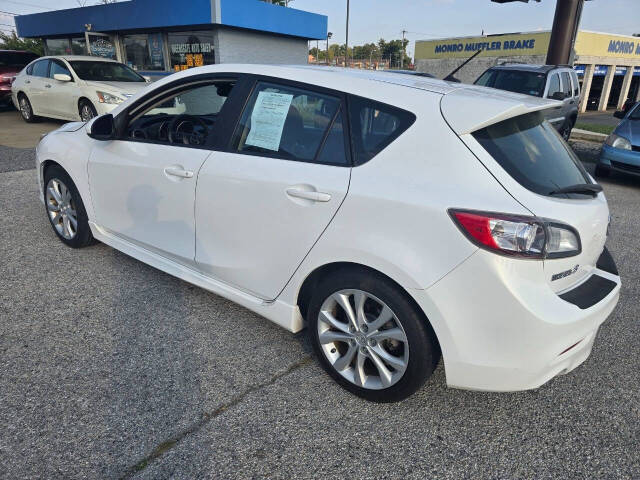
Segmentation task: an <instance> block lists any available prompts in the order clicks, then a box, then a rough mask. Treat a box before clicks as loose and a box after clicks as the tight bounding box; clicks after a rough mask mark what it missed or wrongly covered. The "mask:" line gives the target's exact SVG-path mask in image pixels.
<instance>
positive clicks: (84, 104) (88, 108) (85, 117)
mask: <svg viewBox="0 0 640 480" xmlns="http://www.w3.org/2000/svg"><path fill="white" fill-rule="evenodd" d="M78 112H79V113H80V119H81V120H82V121H83V122H88V121H89V120H91V119H92V118H94V117H97V116H98V112H97V111H96V107H94V106H93V104H92V103H91V102H90V101H89V100H84V99H83V100H80V103H79V104H78Z"/></svg>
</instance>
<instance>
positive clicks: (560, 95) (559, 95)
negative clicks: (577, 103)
mask: <svg viewBox="0 0 640 480" xmlns="http://www.w3.org/2000/svg"><path fill="white" fill-rule="evenodd" d="M551 98H552V99H553V100H561V101H562V100H564V99H565V98H567V96H566V95H565V94H564V92H554V94H553V95H551Z"/></svg>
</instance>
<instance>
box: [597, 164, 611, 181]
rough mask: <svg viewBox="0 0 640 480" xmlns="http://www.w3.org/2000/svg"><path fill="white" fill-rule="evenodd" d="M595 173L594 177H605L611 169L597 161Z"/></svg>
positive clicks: (609, 173)
mask: <svg viewBox="0 0 640 480" xmlns="http://www.w3.org/2000/svg"><path fill="white" fill-rule="evenodd" d="M595 174H596V177H601V178H606V177H608V176H609V175H611V170H610V169H609V167H606V166H604V165H602V164H600V163H599V164H597V165H596V171H595Z"/></svg>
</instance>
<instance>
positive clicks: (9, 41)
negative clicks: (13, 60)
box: [0, 30, 44, 55]
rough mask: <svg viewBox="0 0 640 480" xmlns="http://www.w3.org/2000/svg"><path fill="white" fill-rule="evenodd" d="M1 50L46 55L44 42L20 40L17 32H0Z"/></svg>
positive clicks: (27, 39)
mask: <svg viewBox="0 0 640 480" xmlns="http://www.w3.org/2000/svg"><path fill="white" fill-rule="evenodd" d="M0 50H26V51H28V52H33V53H35V54H37V55H44V45H43V43H42V40H40V39H33V38H20V37H18V35H16V32H15V30H14V31H13V32H11V33H4V32H0Z"/></svg>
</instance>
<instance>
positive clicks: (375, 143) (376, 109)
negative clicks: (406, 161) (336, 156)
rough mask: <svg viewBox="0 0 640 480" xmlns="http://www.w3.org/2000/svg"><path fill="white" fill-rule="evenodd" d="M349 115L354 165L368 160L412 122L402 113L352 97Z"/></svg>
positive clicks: (410, 115) (412, 119)
mask: <svg viewBox="0 0 640 480" xmlns="http://www.w3.org/2000/svg"><path fill="white" fill-rule="evenodd" d="M349 115H350V117H351V118H350V122H351V140H352V143H353V150H354V155H355V159H354V160H355V161H354V163H355V164H356V165H361V164H363V163H365V162H368V161H369V160H371V159H372V158H373V157H375V156H376V155H377V154H378V153H380V152H381V151H382V150H384V149H385V148H386V147H387V146H389V145H390V144H391V142H393V141H394V140H395V139H396V138H398V137H399V136H400V135H402V134H403V133H404V132H405V130H407V129H408V128H409V127H410V126H411V125H412V124H413V122H415V120H416V116H415V115H414V114H413V113H410V112H407V111H406V110H401V109H399V108H396V107H392V106H391V105H386V104H383V103H379V102H375V101H373V100H368V99H366V98H361V97H354V96H352V97H350V98H349Z"/></svg>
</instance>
